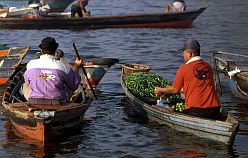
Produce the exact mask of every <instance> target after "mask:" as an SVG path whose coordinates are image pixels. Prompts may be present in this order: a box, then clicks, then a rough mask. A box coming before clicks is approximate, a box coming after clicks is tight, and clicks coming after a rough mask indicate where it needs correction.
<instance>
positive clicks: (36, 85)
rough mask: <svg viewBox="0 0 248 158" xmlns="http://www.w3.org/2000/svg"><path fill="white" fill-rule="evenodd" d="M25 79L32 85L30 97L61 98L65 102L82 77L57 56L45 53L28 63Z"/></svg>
mask: <svg viewBox="0 0 248 158" xmlns="http://www.w3.org/2000/svg"><path fill="white" fill-rule="evenodd" d="M24 79H25V83H26V84H27V85H28V86H29V87H30V96H29V98H45V99H59V100H60V101H62V102H64V101H67V100H68V95H69V94H70V93H71V92H73V91H74V90H75V89H76V88H77V86H78V84H79V83H80V80H81V77H80V75H79V74H77V73H75V72H74V71H73V70H72V68H70V66H69V65H67V64H65V63H63V62H61V61H60V60H57V59H56V57H55V56H52V55H47V54H45V55H42V56H40V58H39V59H35V60H31V61H30V62H29V63H28V64H27V70H26V72H25V73H24Z"/></svg>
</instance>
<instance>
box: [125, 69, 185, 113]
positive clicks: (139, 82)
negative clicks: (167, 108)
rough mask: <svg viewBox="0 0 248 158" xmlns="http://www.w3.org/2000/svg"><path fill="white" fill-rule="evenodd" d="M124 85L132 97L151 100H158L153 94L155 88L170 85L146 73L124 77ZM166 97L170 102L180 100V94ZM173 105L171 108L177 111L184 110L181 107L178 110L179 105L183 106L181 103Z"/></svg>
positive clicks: (158, 77)
mask: <svg viewBox="0 0 248 158" xmlns="http://www.w3.org/2000/svg"><path fill="white" fill-rule="evenodd" d="M124 83H125V85H126V86H127V88H128V89H129V91H130V92H131V93H132V94H133V95H135V96H137V97H152V98H158V96H156V95H155V93H154V89H155V87H166V86H167V85H171V83H170V82H169V81H167V80H165V79H163V78H162V77H160V76H157V75H156V74H154V73H147V72H135V73H132V74H130V75H128V76H125V77H124ZM167 97H168V98H170V99H172V100H173V99H174V100H182V97H181V95H180V94H173V95H169V96H167ZM173 104H174V105H173V106H172V108H174V109H175V110H177V111H182V110H183V109H184V106H181V108H179V106H180V105H181V104H182V105H184V103H183V102H180V103H178V102H174V103H173ZM179 104H180V105H179ZM176 107H178V108H176Z"/></svg>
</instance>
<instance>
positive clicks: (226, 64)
mask: <svg viewBox="0 0 248 158" xmlns="http://www.w3.org/2000/svg"><path fill="white" fill-rule="evenodd" d="M220 55H228V56H236V57H239V58H240V57H241V58H248V56H246V55H242V54H237V53H229V52H222V51H219V52H218V53H215V54H214V64H215V70H216V73H217V75H218V73H222V74H224V75H225V76H227V77H228V80H229V86H230V88H231V90H232V93H233V94H234V96H236V97H238V98H241V99H244V100H248V66H247V65H246V66H241V65H238V64H237V63H236V62H235V61H234V60H232V59H230V57H229V58H226V57H222V56H220ZM237 68H238V70H237ZM236 70H237V72H235V71H236ZM239 70H240V71H239ZM232 73H234V74H232ZM230 75H232V76H230ZM217 77H218V76H217Z"/></svg>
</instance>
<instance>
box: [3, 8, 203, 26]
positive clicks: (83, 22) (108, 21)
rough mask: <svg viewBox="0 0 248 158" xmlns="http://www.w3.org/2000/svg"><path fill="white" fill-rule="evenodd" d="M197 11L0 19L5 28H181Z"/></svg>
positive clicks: (196, 15) (193, 17) (190, 21)
mask: <svg viewBox="0 0 248 158" xmlns="http://www.w3.org/2000/svg"><path fill="white" fill-rule="evenodd" d="M205 9H206V8H200V9H195V10H188V11H184V12H177V13H150V14H128V15H120V16H89V17H84V18H70V17H66V16H64V15H62V14H61V15H62V16H61V15H56V16H49V15H48V16H45V17H40V16H38V17H37V16H34V17H23V18H0V28H4V29H100V28H166V27H172V28H173V27H175V28H183V27H188V26H190V25H192V23H193V21H194V20H195V19H196V18H197V17H198V16H199V15H200V14H201V13H202V12H203V11H204V10H205Z"/></svg>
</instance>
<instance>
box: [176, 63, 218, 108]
mask: <svg viewBox="0 0 248 158" xmlns="http://www.w3.org/2000/svg"><path fill="white" fill-rule="evenodd" d="M172 86H173V87H174V88H176V89H178V90H181V89H182V88H183V91H184V95H185V103H186V108H185V109H189V108H192V107H195V108H208V107H217V106H220V102H219V99H218V96H217V93H216V90H215V85H214V79H213V69H212V67H211V65H209V64H208V63H206V62H204V61H203V60H201V59H200V60H195V61H192V62H190V63H187V64H184V65H182V66H181V67H180V68H179V69H178V70H177V74H176V78H175V81H174V83H173V85H172Z"/></svg>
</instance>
